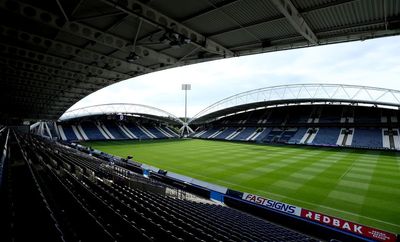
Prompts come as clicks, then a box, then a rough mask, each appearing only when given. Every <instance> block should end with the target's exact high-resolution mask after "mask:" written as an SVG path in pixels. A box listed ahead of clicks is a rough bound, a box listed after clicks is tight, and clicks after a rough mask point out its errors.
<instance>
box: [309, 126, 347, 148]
mask: <svg viewBox="0 0 400 242" xmlns="http://www.w3.org/2000/svg"><path fill="white" fill-rule="evenodd" d="M340 130H341V129H340V128H331V127H330V128H325V127H321V128H319V130H318V133H317V135H316V136H315V138H314V140H313V141H312V144H315V145H336V141H337V140H338V137H339V133H340Z"/></svg>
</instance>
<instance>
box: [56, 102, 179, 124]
mask: <svg viewBox="0 0 400 242" xmlns="http://www.w3.org/2000/svg"><path fill="white" fill-rule="evenodd" d="M107 114H138V115H145V116H156V117H160V118H163V119H169V120H172V121H175V122H177V123H179V124H183V122H182V120H180V119H179V118H178V117H176V116H175V115H173V114H171V113H169V112H167V111H164V110H162V109H159V108H155V107H151V106H148V105H143V104H133V103H109V104H100V105H94V106H88V107H83V108H78V109H73V110H69V111H67V112H65V113H64V114H63V115H62V116H61V117H60V119H59V121H65V120H69V119H75V118H81V117H87V116H93V115H107Z"/></svg>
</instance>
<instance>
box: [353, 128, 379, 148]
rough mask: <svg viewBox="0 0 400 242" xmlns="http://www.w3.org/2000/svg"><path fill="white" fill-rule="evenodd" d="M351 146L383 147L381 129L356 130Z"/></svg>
mask: <svg viewBox="0 0 400 242" xmlns="http://www.w3.org/2000/svg"><path fill="white" fill-rule="evenodd" d="M352 145H353V146H355V147H376V148H381V147H383V142H382V129H377V128H356V129H355V130H354V136H353V142H352Z"/></svg>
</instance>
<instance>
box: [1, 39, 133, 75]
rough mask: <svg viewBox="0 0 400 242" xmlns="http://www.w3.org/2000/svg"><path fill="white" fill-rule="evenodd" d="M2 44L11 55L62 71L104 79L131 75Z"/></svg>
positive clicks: (4, 51)
mask: <svg viewBox="0 0 400 242" xmlns="http://www.w3.org/2000/svg"><path fill="white" fill-rule="evenodd" d="M0 46H2V47H3V48H2V50H1V52H2V53H4V54H7V55H11V56H18V57H20V58H27V59H30V60H32V61H36V62H38V63H42V64H45V65H49V66H53V67H57V68H61V70H60V71H64V70H69V71H73V72H78V73H82V74H85V75H89V76H91V77H92V76H94V77H98V78H104V79H114V80H115V79H127V78H131V76H129V75H126V74H121V73H118V72H115V71H109V70H105V69H102V68H98V67H94V66H90V65H86V64H82V63H80V62H76V61H71V60H68V59H65V58H61V57H57V56H53V55H49V54H44V53H41V52H37V51H32V50H28V49H24V48H19V47H14V46H11V45H6V44H0Z"/></svg>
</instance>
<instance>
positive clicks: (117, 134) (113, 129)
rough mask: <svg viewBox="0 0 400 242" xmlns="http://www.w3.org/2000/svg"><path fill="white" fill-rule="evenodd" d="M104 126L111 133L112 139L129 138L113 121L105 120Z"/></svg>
mask: <svg viewBox="0 0 400 242" xmlns="http://www.w3.org/2000/svg"><path fill="white" fill-rule="evenodd" d="M104 127H105V128H106V129H107V130H108V132H110V133H111V135H112V137H113V139H129V137H128V136H127V135H126V134H124V132H123V131H122V130H121V129H120V128H119V127H118V125H117V124H116V123H115V122H113V121H105V122H104Z"/></svg>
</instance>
